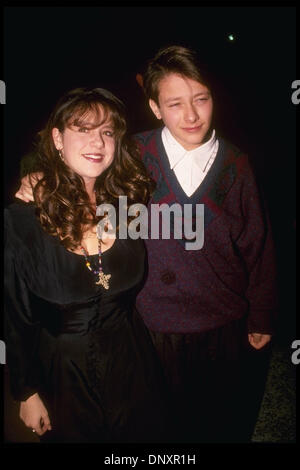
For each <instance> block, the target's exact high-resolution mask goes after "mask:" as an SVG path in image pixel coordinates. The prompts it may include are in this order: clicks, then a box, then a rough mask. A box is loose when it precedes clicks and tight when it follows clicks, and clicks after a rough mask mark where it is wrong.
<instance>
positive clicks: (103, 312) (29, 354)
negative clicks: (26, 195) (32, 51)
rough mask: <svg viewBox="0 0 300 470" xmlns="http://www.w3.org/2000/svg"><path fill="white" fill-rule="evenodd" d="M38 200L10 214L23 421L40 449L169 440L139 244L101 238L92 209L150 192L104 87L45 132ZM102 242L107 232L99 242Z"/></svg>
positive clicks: (13, 327)
mask: <svg viewBox="0 0 300 470" xmlns="http://www.w3.org/2000/svg"><path fill="white" fill-rule="evenodd" d="M39 159H40V162H39V167H40V168H41V171H42V173H43V178H42V179H41V180H40V181H39V182H38V184H37V185H36V187H35V188H34V199H35V201H34V203H33V204H32V203H31V204H29V205H28V204H25V203H23V202H19V203H15V204H12V205H11V206H9V207H8V208H7V209H6V211H5V226H6V244H5V286H6V307H7V311H6V315H5V320H6V343H7V362H8V367H9V370H10V381H11V389H12V395H13V397H14V398H15V399H16V400H18V401H20V417H21V419H22V420H23V421H24V423H25V425H26V426H28V427H30V428H32V430H33V432H36V433H37V434H38V435H39V436H40V437H41V440H42V441H51V442H138V441H141V442H155V441H158V442H159V441H160V440H163V439H164V430H165V402H164V388H163V381H162V376H161V371H160V366H159V363H158V359H157V357H156V355H155V351H154V349H153V346H152V342H151V339H150V337H149V334H148V331H147V329H146V327H145V326H144V323H143V321H142V320H141V319H140V316H139V314H138V313H137V311H136V310H135V308H134V304H135V297H136V295H137V293H138V291H139V290H140V288H141V286H142V284H143V278H144V264H145V250H144V245H143V242H142V240H141V239H137V240H132V239H130V238H128V239H126V240H122V239H119V238H118V231H117V232H116V237H115V238H111V235H110V236H106V237H105V232H103V236H102V238H101V239H100V238H98V236H97V230H96V225H97V222H98V221H99V220H100V219H99V217H96V206H98V205H99V204H101V203H104V202H105V203H110V204H112V205H114V206H115V207H116V210H117V209H118V196H119V195H125V196H127V198H128V204H133V203H135V202H139V203H145V204H146V203H147V200H148V198H149V196H150V194H151V191H152V189H153V187H152V185H153V183H152V181H151V180H150V179H149V177H148V176H147V174H146V172H145V169H144V167H143V165H142V163H141V161H140V160H139V159H138V158H137V157H136V155H135V147H134V146H133V145H132V144H131V142H130V140H129V139H128V137H127V134H126V120H125V114H124V109H123V105H122V103H121V102H120V101H119V100H118V99H117V98H116V97H115V96H114V95H112V94H111V93H110V92H108V91H107V90H104V89H100V88H96V89H76V90H72V91H70V92H69V93H67V94H66V95H65V96H63V97H62V98H61V99H60V100H59V102H58V104H57V105H56V107H55V109H54V111H53V112H52V114H51V116H50V118H49V120H48V123H47V125H46V127H45V129H44V130H43V132H42V133H41V143H40V147H39ZM98 235H99V233H98Z"/></svg>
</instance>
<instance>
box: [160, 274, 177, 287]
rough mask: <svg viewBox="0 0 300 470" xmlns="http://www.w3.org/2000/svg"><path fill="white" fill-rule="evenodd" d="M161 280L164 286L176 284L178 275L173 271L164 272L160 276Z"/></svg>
mask: <svg viewBox="0 0 300 470" xmlns="http://www.w3.org/2000/svg"><path fill="white" fill-rule="evenodd" d="M160 279H161V280H162V282H163V283H164V284H174V282H175V281H176V274H175V273H173V272H172V271H163V273H162V274H161V276H160Z"/></svg>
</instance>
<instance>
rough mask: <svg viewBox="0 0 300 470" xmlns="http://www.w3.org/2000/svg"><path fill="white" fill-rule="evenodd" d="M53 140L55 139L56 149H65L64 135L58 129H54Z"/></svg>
mask: <svg viewBox="0 0 300 470" xmlns="http://www.w3.org/2000/svg"><path fill="white" fill-rule="evenodd" d="M52 138H53V142H54V145H55V147H56V149H57V150H62V148H63V141H62V134H61V132H60V131H59V130H58V129H57V127H53V129H52Z"/></svg>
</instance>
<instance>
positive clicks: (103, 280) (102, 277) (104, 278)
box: [80, 238, 111, 290]
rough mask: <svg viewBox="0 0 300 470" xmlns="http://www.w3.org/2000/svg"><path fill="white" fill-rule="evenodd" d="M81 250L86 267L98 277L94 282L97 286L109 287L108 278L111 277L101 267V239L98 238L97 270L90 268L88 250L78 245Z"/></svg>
mask: <svg viewBox="0 0 300 470" xmlns="http://www.w3.org/2000/svg"><path fill="white" fill-rule="evenodd" d="M80 249H81V251H82V252H83V254H84V257H85V265H86V267H87V268H88V269H89V270H90V271H91V272H92V273H93V274H95V275H96V276H97V277H98V280H97V281H96V284H97V285H98V286H102V287H103V288H104V289H106V290H107V289H109V282H108V281H109V279H110V278H111V274H104V272H103V269H102V250H101V239H100V238H98V262H99V268H98V269H97V270H94V269H92V267H91V263H90V262H89V260H88V252H87V251H86V250H85V249H84V248H83V246H80Z"/></svg>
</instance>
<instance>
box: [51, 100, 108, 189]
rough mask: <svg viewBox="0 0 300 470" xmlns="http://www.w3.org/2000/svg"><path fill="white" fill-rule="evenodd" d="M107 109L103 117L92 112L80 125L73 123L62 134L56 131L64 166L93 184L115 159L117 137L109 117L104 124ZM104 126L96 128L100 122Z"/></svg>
mask: <svg viewBox="0 0 300 470" xmlns="http://www.w3.org/2000/svg"><path fill="white" fill-rule="evenodd" d="M102 118H103V109H101V107H100V113H99V116H96V115H95V113H93V112H92V111H90V112H88V113H86V114H85V116H84V120H81V122H80V124H79V123H78V125H74V124H71V125H69V126H68V127H66V128H65V130H64V131H63V132H60V131H59V130H58V129H57V128H56V127H55V128H54V129H52V137H53V141H54V144H55V147H56V148H57V150H60V151H61V155H62V157H63V159H64V163H65V164H66V165H68V166H69V167H70V168H71V169H72V170H74V172H75V173H77V174H78V175H80V176H81V177H82V178H83V179H84V181H85V183H86V184H87V183H88V184H89V185H90V184H91V183H94V182H95V181H96V178H97V177H98V176H99V175H101V173H103V171H104V170H106V168H108V167H109V166H110V164H111V163H112V161H113V159H114V151H115V136H114V127H113V123H112V121H111V120H110V118H109V116H108V118H107V120H105V121H104V122H102ZM99 122H100V123H101V122H102V123H101V124H100V125H98V126H97V127H94V126H95V125H96V124H97V123H99Z"/></svg>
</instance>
